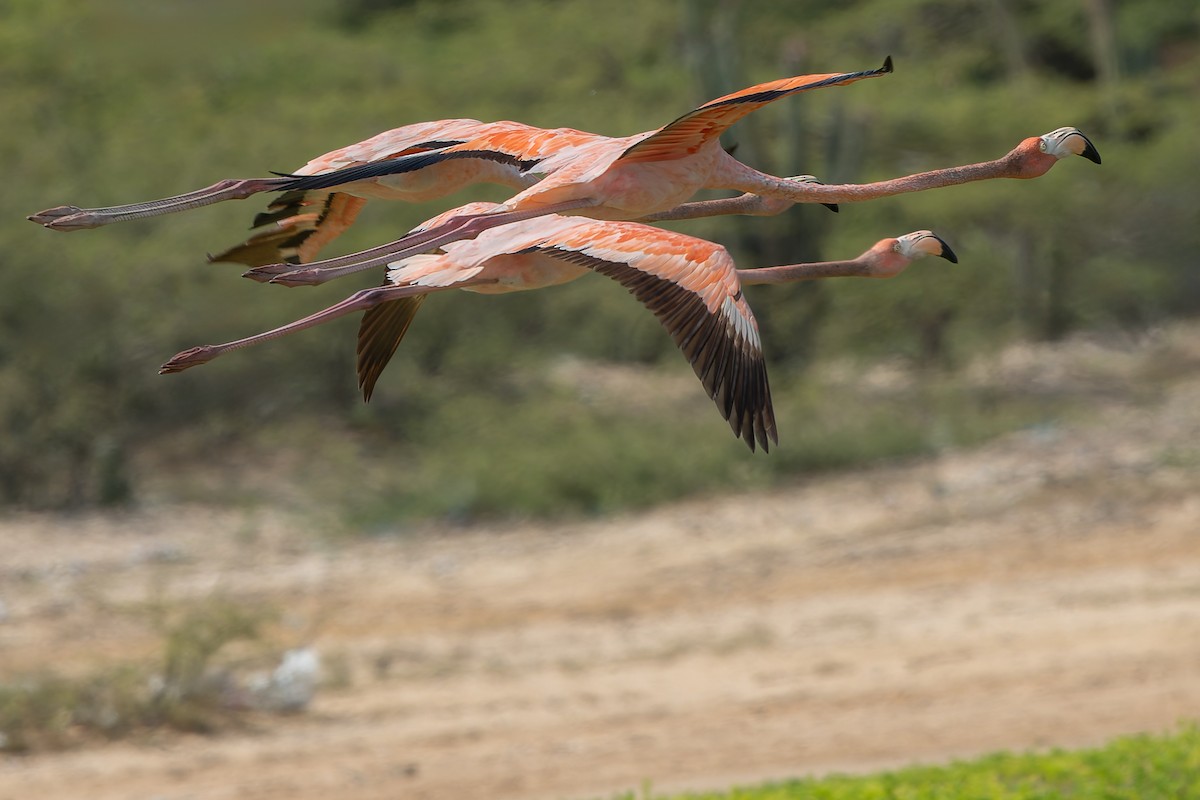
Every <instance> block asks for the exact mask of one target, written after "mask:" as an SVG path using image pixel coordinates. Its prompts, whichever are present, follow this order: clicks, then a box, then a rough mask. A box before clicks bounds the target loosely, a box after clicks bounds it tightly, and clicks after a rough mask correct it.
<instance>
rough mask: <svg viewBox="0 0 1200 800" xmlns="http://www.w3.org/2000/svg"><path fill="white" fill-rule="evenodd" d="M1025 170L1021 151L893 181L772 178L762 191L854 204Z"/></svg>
mask: <svg viewBox="0 0 1200 800" xmlns="http://www.w3.org/2000/svg"><path fill="white" fill-rule="evenodd" d="M1022 173H1023V170H1022V167H1021V159H1020V157H1019V154H1018V153H1017V151H1015V150H1014V151H1013V152H1011V153H1009V154H1008V155H1006V156H1004V157H1003V158H998V159H996V160H994V161H983V162H980V163H978V164H967V165H966V166H962V167H947V168H945V169H935V170H930V171H929V172H920V173H917V174H916V175H906V176H904V177H902V178H892V179H891V180H886V181H876V182H875V183H864V184H831V185H824V186H822V185H818V184H811V183H796V182H794V181H788V180H785V179H782V178H770V179H769V184H770V185H769V187H768V188H767V189H765V190H759V193H760V194H765V195H768V196H773V197H782V198H785V199H788V200H792V201H794V202H798V203H804V202H808V203H813V202H819V203H853V202H855V201H858V200H873V199H875V198H877V197H891V196H892V195H897V194H907V193H909V192H921V191H925V190H926V189H939V188H941V187H943V186H955V185H958V184H960V183H971V182H973V181H983V180H990V179H992V178H1020V177H1025V176H1024V175H1023V174H1022Z"/></svg>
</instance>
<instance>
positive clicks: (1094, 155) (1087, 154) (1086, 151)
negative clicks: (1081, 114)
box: [1075, 131, 1100, 164]
mask: <svg viewBox="0 0 1200 800" xmlns="http://www.w3.org/2000/svg"><path fill="white" fill-rule="evenodd" d="M1075 135H1076V136H1078V137H1079V138H1080V139H1083V152H1082V153H1080V154H1079V155H1081V156H1083V157H1084V158H1086V159H1087V160H1088V161H1091V162H1092V163H1093V164H1099V163H1100V151H1099V150H1097V149H1096V145H1094V144H1092V140H1091V139H1089V138H1088V137H1086V136H1084V135H1083V134H1082V133H1079V132H1078V131H1076V132H1075Z"/></svg>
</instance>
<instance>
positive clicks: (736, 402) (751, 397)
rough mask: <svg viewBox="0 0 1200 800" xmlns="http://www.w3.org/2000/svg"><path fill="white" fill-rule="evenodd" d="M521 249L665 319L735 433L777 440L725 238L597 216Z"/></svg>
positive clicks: (765, 442) (750, 320)
mask: <svg viewBox="0 0 1200 800" xmlns="http://www.w3.org/2000/svg"><path fill="white" fill-rule="evenodd" d="M522 252H538V253H542V254H545V255H548V256H550V257H552V258H557V259H562V260H564V261H568V262H571V263H574V264H578V265H580V266H585V267H587V268H589V269H591V270H594V271H595V272H598V273H600V274H601V275H606V276H608V277H610V278H612V279H614V280H616V281H617V282H618V283H620V284H621V285H622V286H624V287H625V288H626V289H628V290H629V292H630V293H631V294H633V295H634V296H635V297H636V298H637V299H638V300H640V301H641V302H642V303H643V304H644V305H645V306H646V307H647V308H648V309H650V311H651V312H653V313H654V315H655V316H656V317H657V318H658V320H659V322H660V323H662V325H663V327H664V328H666V330H667V332H668V333H669V334H670V335H671V338H672V339H673V340H674V341H675V344H676V345H677V346H678V347H679V349H680V350H681V351H682V352H683V354H684V356H685V357H686V358H687V359H688V361H689V362H690V363H691V365H692V369H693V371H695V373H696V376H697V377H698V378H700V381H701V383H703V384H704V388H705V390H706V391H707V392H708V395H709V397H710V398H712V399H713V401H714V402H715V403H716V404H717V408H718V409H719V410H720V411H721V414H722V415H723V416H724V418H725V419H726V421H728V422H729V425H730V427H731V428H732V429H733V432H734V434H735V435H737V436H739V437H741V438H742V439H743V440H744V441H745V442H746V444H748V445H749V446H750V449H751V450H753V449H754V447H755V443H756V442H757V443H758V444H759V445H761V446H762V448H763V449H764V450H767V449H769V447H770V443H771V442H775V443H778V442H779V437H778V434H777V432H776V427H775V415H774V411H773V409H772V406H771V390H770V386H769V385H768V382H767V370H766V364H765V362H764V360H763V354H762V343H761V341H760V340H759V336H758V323H757V322H756V321H755V319H754V314H753V312H752V311H751V310H750V306H749V305H748V304H747V303H746V300H745V298H743V297H742V292H741V289H740V287H739V285H738V279H737V273H736V269H735V267H734V264H733V259H732V258H731V257H730V256H729V253H728V252H727V251H726V250H725V248H723V247H721V246H720V245H717V244H713V243H712V242H707V241H704V240H702V239H696V238H693V237H690V236H684V235H682V234H677V233H673V232H670V231H663V230H660V229H658V228H652V227H650V226H647V225H640V224H638V223H633V222H594V223H591V224H586V225H580V226H577V227H575V228H573V229H570V230H567V231H565V232H563V233H561V234H560V235H557V236H554V237H551V238H549V239H546V240H545V241H543V242H541V243H540V244H537V245H534V246H532V247H529V248H527V249H526V250H523V251H522Z"/></svg>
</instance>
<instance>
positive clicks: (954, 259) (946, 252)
mask: <svg viewBox="0 0 1200 800" xmlns="http://www.w3.org/2000/svg"><path fill="white" fill-rule="evenodd" d="M933 238H935V239H937V240H938V244H940V245H941V246H942V252H940V253H938V255H939V256H941V257H942V258H944V259H946V260H947V261H949V262H950V263H951V264H957V263H958V256H956V255H954V251H953V250H951V249H950V245H948V244H946V240H945V239H943V238H942V237H940V236H934V237H933Z"/></svg>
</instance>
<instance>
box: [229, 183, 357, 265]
mask: <svg viewBox="0 0 1200 800" xmlns="http://www.w3.org/2000/svg"><path fill="white" fill-rule="evenodd" d="M366 203H367V201H366V200H365V199H364V198H362V197H354V196H353V195H349V194H345V193H344V192H322V191H310V192H297V191H294V192H286V193H284V194H282V195H280V196H279V197H278V198H276V199H275V200H274V201H273V202H272V203H271V205H269V206H268V207H267V210H266V211H264V212H262V213H261V214H259V215H257V216H256V217H255V218H254V224H253V225H252V226H251V227H253V228H262V230H260V231H258V232H257V233H254V234H252V235H251V236H250V238H249V239H247V240H246V241H244V242H242V243H241V244H239V245H235V246H234V247H231V248H229V249H228V250H225V251H223V252H221V253H219V254H217V255H215V256H210V257H209V260H210V261H228V262H234V263H238V264H245V265H246V266H248V267H258V266H262V265H263V264H279V263H287V264H306V263H308V262H309V261H312V260H313V259H314V258H316V255H317V253H318V252H319V251H320V250H321V248H322V247H324V246H325V245H326V244H328V243H329V242H331V241H333V240H334V239H335V238H337V237H338V236H340V235H341V234H342V233H343V232H344V231H345V230H346V229H347V228H349V227H350V225H351V224H353V222H354V219H355V217H357V216H358V212H359V211H361V210H362V207H363V206H364V205H366Z"/></svg>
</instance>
